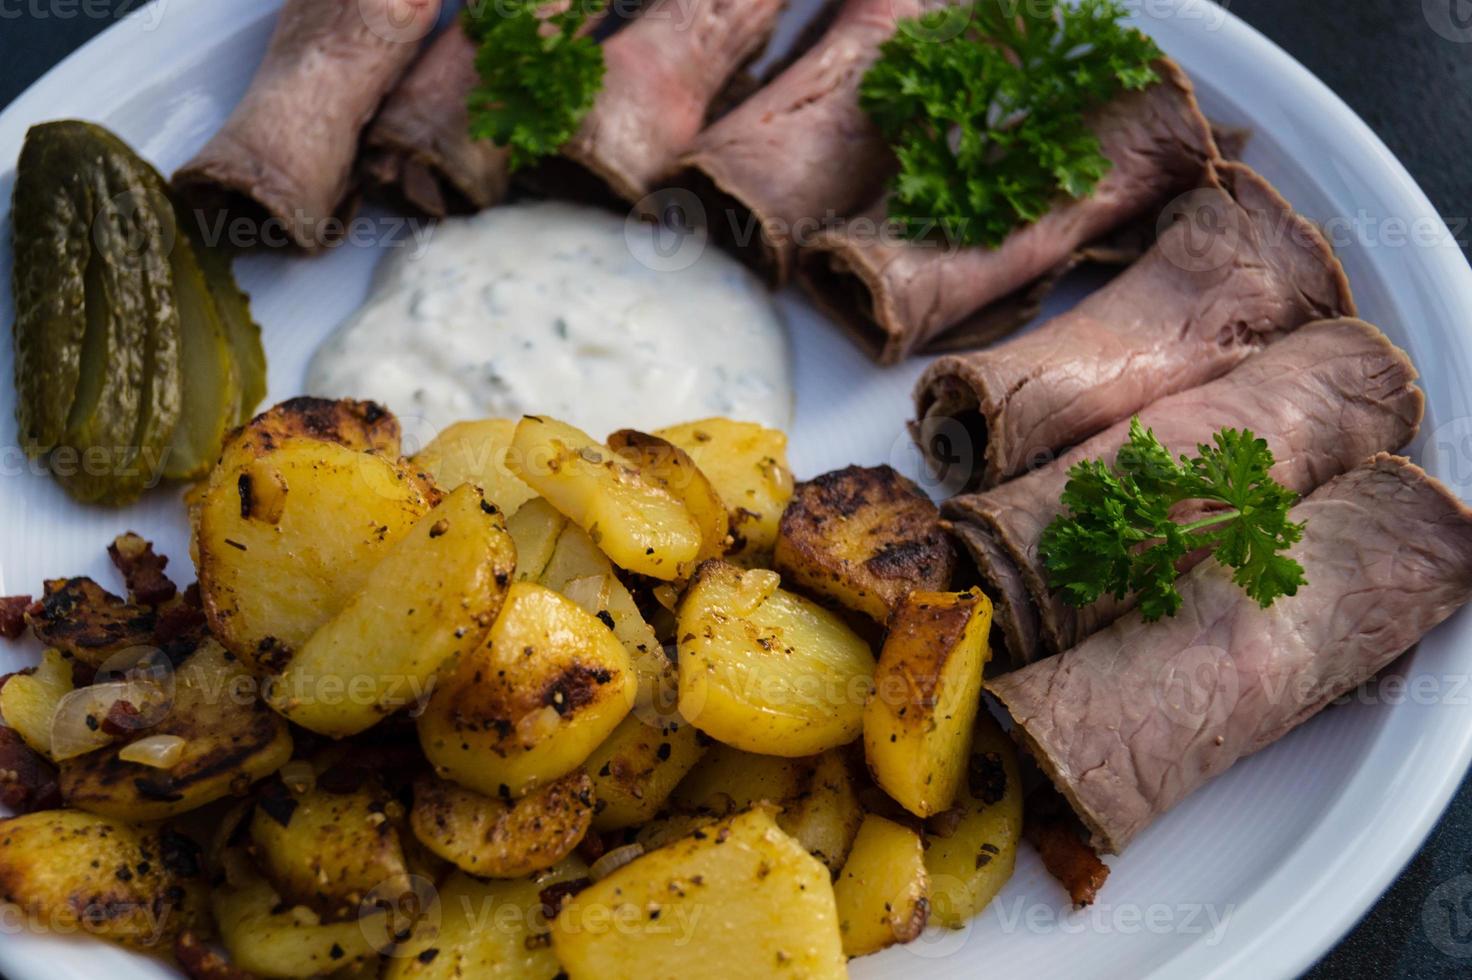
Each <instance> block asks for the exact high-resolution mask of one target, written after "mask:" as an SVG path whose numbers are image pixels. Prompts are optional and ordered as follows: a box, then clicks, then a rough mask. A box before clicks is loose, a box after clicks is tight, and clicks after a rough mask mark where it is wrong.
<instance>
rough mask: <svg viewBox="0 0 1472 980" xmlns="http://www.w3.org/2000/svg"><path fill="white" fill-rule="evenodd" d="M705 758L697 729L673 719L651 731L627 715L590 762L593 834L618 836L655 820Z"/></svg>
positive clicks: (594, 751)
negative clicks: (621, 831) (605, 833)
mask: <svg viewBox="0 0 1472 980" xmlns="http://www.w3.org/2000/svg"><path fill="white" fill-rule="evenodd" d="M704 754H705V745H704V743H703V741H702V739H701V737H700V733H699V732H697V731H696V730H695V728H694V726H692V725H689V724H686V723H684V722H681V721H677V720H673V719H671V720H669V721H664V722H659V723H657V724H652V725H651V724H649V723H647V722H645V721H644V719H642V718H641V717H639V715H637V714H631V715H629V716H628V717H627V718H625V719H624V720H623V721H622V722H621V723H620V724H619V726H618V727H617V728H615V729H614V730H613V734H612V735H610V736H608V739H607V741H605V742H604V743H603V744H602V745H600V746H598V748H596V749H594V750H593V754H592V755H590V756H588V761H587V764H586V768H587V770H588V773H589V774H590V775H591V776H592V779H593V794H594V797H595V798H596V800H597V803H595V804H594V807H593V814H594V816H593V829H595V830H598V831H606V830H620V829H622V828H624V827H632V826H634V825H636V824H641V823H643V822H644V821H646V820H648V819H650V818H651V817H653V816H654V815H655V814H656V813H658V812H659V811H660V810H661V809H663V807H664V805H665V803H666V801H668V800H669V797H670V794H671V793H672V792H674V789H675V786H677V785H678V784H679V782H680V780H681V779H683V778H685V774H686V773H688V772H689V771H690V769H691V768H692V767H693V766H694V765H695V764H696V763H697V762H699V761H700V757H701V756H702V755H704Z"/></svg>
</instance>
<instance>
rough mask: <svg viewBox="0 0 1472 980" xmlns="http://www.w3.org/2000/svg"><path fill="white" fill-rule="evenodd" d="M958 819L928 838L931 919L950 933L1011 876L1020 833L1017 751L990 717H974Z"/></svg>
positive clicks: (1020, 802) (926, 849) (927, 853)
mask: <svg viewBox="0 0 1472 980" xmlns="http://www.w3.org/2000/svg"><path fill="white" fill-rule="evenodd" d="M957 806H958V807H959V808H960V810H961V814H960V818H959V819H958V820H955V821H954V822H953V821H950V820H947V821H946V822H947V823H948V824H952V823H953V825H954V829H952V830H951V832H950V833H949V834H947V835H945V836H941V835H939V834H935V833H932V834H929V835H928V839H927V841H926V848H925V867H926V869H928V871H929V872H930V915H931V918H932V920H933V921H935V922H938V923H940V924H941V925H944V926H949V927H950V928H952V929H959V928H961V927H962V926H964V925H965V924H966V923H967V921H969V920H970V919H971V918H972V917H973V916H975V915H978V914H980V912H981V910H982V909H984V908H986V906H987V903H988V902H990V901H991V900H992V898H993V897H995V896H996V894H997V892H999V891H1001V890H1002V886H1003V885H1005V884H1006V883H1007V880H1008V879H1009V878H1011V877H1012V869H1013V867H1014V866H1015V864H1016V862H1017V841H1018V838H1019V837H1021V835H1022V783H1021V779H1020V777H1019V775H1018V769H1017V747H1016V746H1015V745H1014V744H1013V742H1012V739H1010V738H1008V737H1007V733H1006V732H1004V731H1002V728H1001V726H1000V725H998V724H997V722H996V720H995V719H994V718H992V716H991V715H990V714H988V713H987V712H985V711H983V712H981V715H980V716H979V717H978V718H977V724H976V733H975V735H974V737H973V742H972V747H971V761H970V765H969V766H968V768H967V785H966V792H964V793H962V794H961V800H960V801H959V802H958V803H957Z"/></svg>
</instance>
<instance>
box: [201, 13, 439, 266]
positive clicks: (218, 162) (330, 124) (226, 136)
mask: <svg viewBox="0 0 1472 980" xmlns="http://www.w3.org/2000/svg"><path fill="white" fill-rule="evenodd" d="M439 10H440V4H439V0H287V2H286V5H285V6H284V7H283V8H282V10H281V13H280V15H279V17H278V19H277V21H276V28H275V31H274V32H273V33H272V35H271V41H270V45H269V46H268V48H267V49H266V57H265V60H264V61H262V62H261V66H260V68H258V69H257V70H256V74H255V77H254V78H253V79H252V80H251V83H250V88H249V89H248V90H247V91H246V93H245V97H244V98H243V99H241V101H240V104H239V105H237V106H236V107H235V111H234V112H232V113H231V114H230V118H229V119H227V120H226V121H225V125H224V127H223V128H221V130H220V131H219V132H218V133H216V134H215V135H214V137H213V138H212V139H211V140H210V141H209V142H208V143H206V144H205V146H204V148H203V149H201V150H200V151H199V152H198V153H197V154H195V156H194V158H193V159H191V160H190V161H189V162H188V163H186V164H185V165H184V166H183V167H181V168H180V169H179V171H178V172H177V173H176V174H175V175H174V183H175V185H176V186H177V187H178V188H179V189H180V190H181V191H182V192H183V193H184V194H185V196H186V197H187V198H188V199H189V200H190V201H191V202H192V203H194V204H195V205H196V206H197V207H199V208H201V209H203V210H205V211H209V212H218V211H222V210H223V211H227V212H235V213H239V214H240V215H242V216H245V215H248V216H250V217H252V218H256V219H259V218H261V217H263V216H264V217H266V218H270V219H274V220H275V221H276V222H279V223H280V224H281V226H282V234H283V235H285V236H289V237H290V240H291V241H292V242H293V243H295V244H296V245H299V246H301V247H302V248H304V249H316V248H320V247H322V246H323V245H326V244H328V243H329V242H330V240H331V239H332V237H333V235H334V234H335V232H334V231H333V229H332V227H331V225H332V224H333V222H330V221H329V219H333V218H338V217H341V212H343V211H348V210H351V203H352V202H350V201H348V200H347V199H348V196H349V190H350V189H351V185H352V175H353V161H354V158H355V157H356V156H357V152H358V137H359V134H360V133H361V132H362V130H363V127H364V126H365V125H366V124H367V123H368V120H369V119H370V118H371V117H372V116H373V113H374V111H375V110H376V109H377V108H378V105H379V103H380V102H381V101H382V100H383V97H384V95H385V93H387V92H388V91H389V89H390V88H392V87H393V85H394V83H395V82H396V81H397V80H398V78H399V76H400V75H401V74H403V72H404V70H405V68H407V67H408V65H409V63H410V62H411V61H412V60H413V59H414V56H415V54H416V53H417V52H418V50H419V44H420V41H422V40H423V39H424V37H425V36H426V35H427V34H428V33H429V31H430V30H431V28H433V26H434V23H435V20H436V19H437V18H438V17H439ZM273 234H274V233H273ZM258 237H259V239H260V240H261V241H263V242H266V243H270V241H271V235H268V234H267V233H266V232H265V231H264V230H263V231H262V232H261V234H260V235H259V236H258Z"/></svg>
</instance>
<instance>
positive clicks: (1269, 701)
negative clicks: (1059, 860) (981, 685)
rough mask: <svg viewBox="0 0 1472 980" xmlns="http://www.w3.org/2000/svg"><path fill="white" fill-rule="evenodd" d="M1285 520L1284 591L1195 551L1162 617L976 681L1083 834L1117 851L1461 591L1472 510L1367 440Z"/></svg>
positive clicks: (1396, 646) (1464, 594)
mask: <svg viewBox="0 0 1472 980" xmlns="http://www.w3.org/2000/svg"><path fill="white" fill-rule="evenodd" d="M1293 519H1294V520H1297V521H1302V522H1304V524H1305V530H1304V536H1303V540H1301V541H1300V542H1298V543H1297V544H1296V545H1294V546H1293V548H1292V549H1291V554H1292V555H1293V557H1294V558H1296V559H1297V560H1298V561H1299V562H1300V563H1302V565H1303V567H1304V572H1305V574H1306V577H1307V584H1306V585H1304V586H1303V587H1301V588H1300V589H1299V590H1298V594H1297V595H1295V596H1285V597H1283V598H1280V599H1278V601H1277V602H1275V603H1273V605H1271V606H1270V607H1268V608H1267V609H1264V608H1262V607H1261V606H1259V605H1258V604H1257V602H1256V601H1255V600H1253V599H1251V598H1249V597H1248V596H1247V595H1246V594H1245V593H1244V592H1243V591H1242V589H1241V588H1239V587H1238V586H1237V585H1235V584H1234V583H1233V582H1232V578H1231V574H1230V571H1229V570H1228V569H1225V568H1223V567H1222V566H1221V565H1218V564H1217V563H1216V562H1214V561H1212V562H1204V563H1202V564H1200V565H1198V566H1197V567H1196V568H1194V569H1192V570H1191V571H1190V572H1188V573H1187V574H1186V575H1185V576H1183V577H1182V578H1181V580H1180V590H1181V595H1182V596H1183V597H1184V599H1185V604H1184V606H1183V607H1182V609H1181V611H1180V613H1179V614H1178V615H1177V616H1175V617H1174V618H1173V619H1166V620H1161V621H1160V622H1156V623H1146V622H1144V621H1143V620H1142V619H1141V618H1140V617H1139V615H1138V614H1137V613H1136V614H1131V615H1129V616H1126V617H1125V618H1123V619H1121V620H1119V621H1118V622H1116V623H1115V624H1114V625H1113V626H1111V627H1110V628H1108V629H1106V630H1104V631H1102V632H1100V633H1096V634H1094V635H1093V636H1092V637H1090V638H1089V639H1088V640H1086V641H1085V642H1084V643H1082V644H1080V645H1079V646H1077V647H1075V648H1074V649H1072V650H1069V651H1068V652H1067V653H1064V654H1061V655H1059V656H1055V657H1050V658H1048V659H1047V660H1043V661H1040V662H1038V663H1035V664H1032V665H1031V666H1029V667H1025V668H1023V669H1022V670H1019V671H1016V672H1014V673H1011V674H1007V675H1005V676H1003V677H1000V678H997V679H995V680H993V681H989V682H988V688H989V689H990V690H991V691H992V693H993V694H995V695H996V696H997V697H998V698H999V699H1000V700H1001V702H1002V704H1003V705H1005V706H1006V708H1007V710H1008V711H1009V712H1010V713H1011V715H1012V717H1013V719H1014V721H1015V722H1016V727H1015V728H1014V729H1013V734H1014V735H1016V736H1017V737H1018V739H1019V741H1021V743H1022V744H1023V746H1024V747H1025V748H1027V749H1028V750H1029V751H1030V752H1031V753H1032V754H1033V756H1034V757H1035V758H1036V759H1037V760H1038V762H1039V763H1040V764H1041V766H1042V768H1043V770H1044V771H1045V772H1046V773H1047V774H1048V777H1049V778H1050V779H1051V780H1052V782H1053V784H1054V785H1055V786H1057V787H1058V789H1059V790H1060V791H1061V792H1062V793H1063V795H1064V796H1065V797H1066V798H1067V799H1068V801H1069V802H1070V804H1071V805H1072V806H1073V808H1074V810H1075V812H1077V813H1078V815H1079V817H1080V818H1082V820H1083V822H1084V824H1085V826H1086V827H1088V829H1089V831H1090V834H1091V836H1092V843H1093V844H1094V845H1095V846H1096V847H1097V848H1099V849H1101V850H1103V851H1106V852H1112V853H1118V852H1119V851H1121V850H1122V849H1123V848H1124V847H1125V846H1126V845H1128V844H1129V842H1130V841H1131V840H1132V839H1133V838H1134V837H1135V836H1136V835H1137V834H1138V833H1139V832H1140V831H1141V830H1143V829H1144V828H1145V827H1146V826H1148V825H1149V824H1150V823H1151V821H1153V820H1154V819H1155V818H1156V817H1158V816H1159V815H1160V814H1162V813H1164V812H1166V811H1167V810H1169V809H1170V808H1171V807H1172V806H1174V805H1175V804H1176V803H1178V802H1180V801H1181V800H1182V799H1184V798H1185V797H1186V796H1187V795H1188V794H1189V793H1191V792H1192V791H1193V790H1195V789H1196V788H1198V787H1199V786H1201V785H1203V784H1204V783H1206V782H1208V781H1209V780H1210V779H1211V778H1212V777H1214V776H1216V775H1218V774H1219V773H1221V772H1223V771H1225V770H1226V769H1227V768H1228V767H1230V766H1231V765H1232V764H1233V763H1234V762H1236V761H1237V760H1238V759H1240V758H1242V757H1243V756H1246V755H1250V754H1251V753H1253V752H1256V751H1257V750H1259V749H1261V748H1264V747H1265V746H1267V745H1269V744H1271V743H1272V742H1274V741H1275V740H1277V739H1278V738H1280V737H1281V736H1282V735H1284V734H1285V733H1286V732H1288V731H1289V730H1290V729H1292V728H1294V727H1296V726H1297V725H1299V724H1300V723H1302V722H1303V721H1305V720H1307V719H1308V718H1311V717H1312V716H1313V715H1315V714H1317V713H1318V711H1319V710H1320V709H1322V708H1323V707H1324V706H1325V705H1327V704H1328V703H1329V702H1330V701H1332V700H1333V699H1335V698H1337V697H1339V696H1340V695H1342V694H1344V693H1346V692H1348V691H1350V690H1352V689H1354V688H1355V687H1356V686H1358V685H1360V684H1362V683H1364V682H1365V681H1366V680H1368V679H1370V678H1371V677H1373V676H1374V675H1375V674H1376V673H1377V672H1378V671H1380V670H1381V669H1383V668H1384V667H1386V666H1387V665H1388V664H1390V663H1391V661H1393V660H1394V659H1395V658H1396V657H1397V656H1399V655H1400V654H1401V653H1403V652H1405V651H1406V650H1407V649H1409V648H1410V647H1411V646H1412V645H1413V644H1415V643H1416V641H1418V640H1419V639H1420V638H1421V637H1422V636H1423V635H1424V634H1425V633H1427V632H1428V631H1429V630H1431V629H1432V628H1434V627H1435V626H1436V625H1438V624H1439V623H1441V622H1442V621H1443V620H1444V619H1446V618H1447V617H1448V616H1450V615H1451V614H1452V613H1453V612H1455V611H1456V610H1457V608H1458V607H1460V606H1461V605H1463V604H1464V603H1466V602H1467V601H1468V599H1472V510H1469V509H1468V508H1467V507H1466V506H1464V505H1463V504H1462V503H1461V502H1460V501H1459V500H1457V498H1456V497H1455V496H1453V495H1452V494H1451V493H1450V492H1449V491H1448V490H1447V489H1446V488H1445V487H1443V486H1442V485H1441V484H1439V483H1437V482H1436V481H1435V480H1433V479H1431V478H1430V477H1429V476H1427V475H1426V473H1425V472H1423V471H1422V470H1421V469H1420V468H1419V467H1417V466H1415V465H1414V464H1412V463H1411V462H1410V461H1408V460H1406V459H1403V458H1400V457H1396V456H1390V455H1387V454H1383V453H1382V454H1380V455H1378V456H1376V457H1374V458H1373V459H1371V460H1369V461H1367V462H1366V463H1364V464H1363V465H1361V466H1359V467H1357V468H1356V469H1354V470H1351V471H1350V472H1348V473H1346V474H1344V475H1342V476H1340V477H1337V478H1335V479H1334V480H1332V481H1331V482H1329V483H1327V484H1325V485H1324V486H1323V487H1321V488H1320V489H1319V490H1317V491H1316V492H1315V493H1314V494H1313V495H1312V496H1310V497H1308V498H1307V499H1305V500H1304V501H1303V502H1302V503H1300V504H1299V505H1298V506H1297V507H1295V508H1294V509H1293Z"/></svg>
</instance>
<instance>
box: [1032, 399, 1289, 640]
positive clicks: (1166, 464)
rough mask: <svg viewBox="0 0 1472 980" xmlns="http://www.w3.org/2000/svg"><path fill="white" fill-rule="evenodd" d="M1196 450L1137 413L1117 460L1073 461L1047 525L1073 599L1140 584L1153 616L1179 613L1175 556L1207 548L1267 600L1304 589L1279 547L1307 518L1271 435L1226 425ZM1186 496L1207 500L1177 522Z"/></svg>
mask: <svg viewBox="0 0 1472 980" xmlns="http://www.w3.org/2000/svg"><path fill="white" fill-rule="evenodd" d="M1197 453H1198V454H1197V455H1196V456H1184V455H1183V456H1181V457H1180V460H1179V461H1177V460H1175V459H1172V458H1171V455H1170V452H1169V451H1167V450H1166V448H1165V447H1164V446H1163V445H1161V443H1160V440H1158V439H1156V438H1155V433H1154V432H1152V431H1150V430H1147V429H1145V428H1143V427H1142V426H1141V425H1140V420H1139V419H1138V418H1136V419H1133V420H1131V422H1130V437H1129V441H1128V442H1127V443H1126V444H1125V445H1124V446H1123V447H1122V448H1121V449H1120V451H1119V453H1118V455H1117V457H1116V460H1115V463H1114V466H1113V467H1110V466H1107V465H1105V464H1104V462H1103V461H1102V460H1089V461H1086V462H1082V463H1077V464H1075V465H1074V466H1073V467H1072V468H1071V469H1070V470H1069V471H1068V485H1067V486H1066V487H1065V488H1064V491H1063V498H1062V502H1063V505H1064V507H1066V508H1067V512H1066V513H1064V514H1062V515H1060V516H1058V517H1056V518H1054V519H1053V521H1052V522H1051V523H1050V524H1049V525H1048V527H1047V528H1046V529H1045V530H1044V531H1043V538H1042V545H1041V552H1042V555H1043V561H1044V564H1045V565H1046V566H1047V569H1048V577H1049V581H1050V582H1051V584H1052V585H1053V587H1054V588H1055V589H1057V590H1058V591H1060V592H1061V593H1062V595H1063V598H1064V599H1065V601H1067V602H1068V603H1069V604H1071V605H1075V606H1083V605H1087V604H1089V603H1091V602H1095V601H1097V600H1098V599H1099V598H1100V597H1101V596H1103V595H1105V594H1106V593H1110V594H1113V595H1114V596H1115V598H1124V596H1125V595H1126V594H1128V593H1130V592H1134V593H1137V594H1138V596H1139V604H1140V611H1141V612H1142V613H1143V614H1144V617H1145V619H1146V620H1147V621H1153V620H1156V619H1159V618H1160V617H1161V616H1174V615H1175V614H1176V611H1177V610H1179V609H1180V607H1181V594H1180V592H1178V591H1176V587H1175V580H1176V576H1177V574H1178V573H1177V571H1176V566H1177V563H1178V562H1179V561H1180V560H1181V559H1182V558H1184V557H1185V556H1186V555H1188V554H1190V553H1191V552H1193V551H1196V550H1197V549H1203V548H1204V549H1210V550H1211V551H1212V552H1213V553H1214V554H1215V557H1216V560H1217V561H1219V562H1221V563H1222V564H1223V565H1226V566H1228V567H1230V568H1232V569H1234V571H1233V574H1232V580H1233V581H1234V582H1236V583H1237V584H1238V585H1240V586H1241V587H1242V588H1243V590H1244V591H1246V593H1247V594H1248V595H1249V596H1251V597H1252V598H1253V599H1256V600H1257V602H1258V603H1259V604H1260V605H1262V606H1263V607H1264V608H1266V607H1267V606H1270V605H1272V603H1273V601H1274V600H1275V599H1277V598H1278V596H1282V595H1293V594H1294V593H1296V592H1297V591H1298V587H1299V586H1300V585H1302V584H1304V578H1303V566H1302V565H1300V564H1299V563H1298V562H1296V561H1294V560H1293V559H1292V558H1289V557H1287V556H1286V555H1283V554H1281V552H1283V551H1285V550H1286V549H1287V548H1288V547H1289V546H1291V545H1292V544H1293V543H1294V542H1296V541H1298V540H1299V539H1300V538H1301V537H1302V536H1303V525H1302V524H1295V523H1293V522H1292V521H1290V520H1289V519H1288V510H1289V508H1291V507H1292V506H1293V504H1294V503H1295V502H1296V501H1297V499H1298V495H1297V494H1295V493H1294V492H1293V491H1291V490H1289V489H1287V488H1286V487H1283V486H1282V485H1280V484H1279V483H1277V482H1276V481H1275V480H1273V478H1272V477H1271V476H1270V475H1269V470H1271V469H1272V467H1273V453H1272V450H1270V449H1269V448H1268V444H1267V442H1266V441H1264V440H1262V439H1259V438H1257V437H1255V436H1254V435H1253V434H1252V432H1251V431H1250V430H1246V429H1241V430H1239V429H1222V430H1221V431H1219V432H1217V433H1216V434H1215V435H1214V436H1212V445H1210V446H1208V445H1204V444H1203V445H1199V446H1197ZM1185 501H1200V502H1203V503H1206V504H1207V505H1208V507H1209V509H1208V510H1207V511H1206V514H1205V516H1203V517H1201V518H1200V519H1198V520H1194V521H1192V522H1191V523H1189V524H1178V523H1176V522H1175V521H1174V520H1172V518H1171V514H1172V512H1173V511H1174V509H1175V508H1176V506H1177V505H1178V504H1181V503H1183V502H1185Z"/></svg>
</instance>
